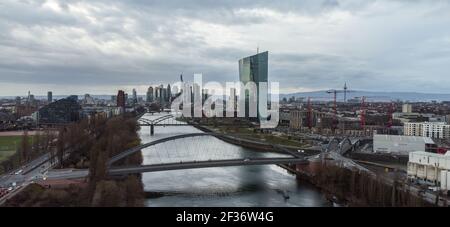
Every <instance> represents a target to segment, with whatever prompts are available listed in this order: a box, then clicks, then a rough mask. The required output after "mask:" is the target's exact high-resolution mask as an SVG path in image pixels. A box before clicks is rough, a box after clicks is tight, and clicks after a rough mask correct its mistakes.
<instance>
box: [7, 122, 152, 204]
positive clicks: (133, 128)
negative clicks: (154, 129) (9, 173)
mask: <svg viewBox="0 0 450 227" xmlns="http://www.w3.org/2000/svg"><path fill="white" fill-rule="evenodd" d="M138 128H139V126H138V124H137V121H136V119H135V118H133V117H130V116H119V117H115V118H111V119H103V118H96V119H91V120H90V121H82V122H79V123H76V124H73V125H70V126H67V127H65V128H62V129H60V130H59V133H58V139H57V142H56V149H54V151H52V152H53V153H52V157H53V159H54V161H56V162H57V163H58V166H59V167H61V168H88V169H89V172H90V175H89V176H88V179H86V182H85V183H83V184H79V185H76V184H75V185H70V186H67V187H64V188H43V187H41V186H40V185H32V186H31V187H28V188H27V189H25V190H24V192H22V193H21V194H20V195H18V196H16V197H15V198H14V200H13V201H8V204H6V205H7V206H52V207H55V206H56V207H58V206H95V207H98V206H107V207H111V206H143V202H144V198H145V195H144V191H143V184H142V181H141V175H140V174H134V175H128V176H123V177H116V178H111V177H110V176H109V175H108V174H107V170H108V166H107V164H108V161H109V159H110V157H112V156H114V155H116V154H118V153H120V152H122V151H124V150H126V149H128V148H131V147H135V146H137V145H139V144H140V139H139V136H138V134H137V131H138ZM66 156H67V158H64V157H66ZM141 163H142V155H141V154H140V152H138V153H135V154H134V155H131V156H129V157H127V158H125V159H124V160H121V161H120V162H118V163H117V164H118V165H140V164H141Z"/></svg>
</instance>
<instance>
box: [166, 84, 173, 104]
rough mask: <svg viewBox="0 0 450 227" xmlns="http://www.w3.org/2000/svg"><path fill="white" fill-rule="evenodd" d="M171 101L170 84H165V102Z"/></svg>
mask: <svg viewBox="0 0 450 227" xmlns="http://www.w3.org/2000/svg"><path fill="white" fill-rule="evenodd" d="M170 101H172V89H171V88H170V84H168V85H167V102H170Z"/></svg>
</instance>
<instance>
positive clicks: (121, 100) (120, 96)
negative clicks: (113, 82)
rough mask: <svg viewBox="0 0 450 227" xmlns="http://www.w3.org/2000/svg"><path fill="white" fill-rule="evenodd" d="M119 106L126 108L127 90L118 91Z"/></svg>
mask: <svg viewBox="0 0 450 227" xmlns="http://www.w3.org/2000/svg"><path fill="white" fill-rule="evenodd" d="M117 107H122V108H125V92H124V91H122V90H119V92H118V93H117Z"/></svg>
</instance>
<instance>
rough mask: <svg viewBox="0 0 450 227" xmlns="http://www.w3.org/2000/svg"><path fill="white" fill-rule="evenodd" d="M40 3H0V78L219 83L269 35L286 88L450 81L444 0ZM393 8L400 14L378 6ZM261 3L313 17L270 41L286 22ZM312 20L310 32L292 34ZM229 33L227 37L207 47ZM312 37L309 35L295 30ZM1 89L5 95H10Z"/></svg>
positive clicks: (419, 86)
mask: <svg viewBox="0 0 450 227" xmlns="http://www.w3.org/2000/svg"><path fill="white" fill-rule="evenodd" d="M44 3H45V1H38V0H35V1H33V0H29V1H9V0H6V1H2V2H1V3H0V29H1V31H2V33H0V82H1V83H12V84H14V83H16V84H30V83H32V84H55V85H67V86H68V85H71V86H79V87H80V89H82V87H84V86H91V85H93V84H103V85H110V86H112V87H116V86H121V85H130V86H134V85H143V84H152V83H168V82H173V81H174V80H177V79H178V75H179V74H180V73H181V72H183V73H184V74H185V75H186V78H190V77H191V75H192V74H193V73H203V74H204V79H205V80H217V81H221V82H224V81H230V80H236V79H237V78H238V75H237V74H238V69H237V61H238V59H239V58H242V57H245V56H248V55H251V54H254V52H255V51H256V45H257V41H259V40H261V41H262V42H265V43H269V44H266V46H267V49H268V50H269V61H270V64H269V69H270V78H271V79H272V80H274V81H279V82H280V83H281V86H282V87H305V88H311V89H315V88H323V87H336V86H340V85H341V84H342V83H344V82H345V81H347V82H349V83H350V84H351V85H352V86H354V87H356V88H361V89H371V90H383V89H388V90H398V89H400V90H402V89H403V90H417V91H433V90H436V89H439V90H440V91H446V89H447V88H446V85H447V84H450V79H446V78H448V75H447V72H448V70H450V68H449V67H450V66H448V64H446V63H445V61H446V60H448V59H449V58H450V52H449V50H448V48H444V47H445V44H447V45H448V44H449V42H450V41H445V37H447V39H448V37H450V32H449V31H448V29H447V26H448V23H449V22H450V16H448V14H446V13H445V12H448V10H449V9H450V4H449V2H445V1H444V2H439V3H430V2H429V1H421V0H418V1H406V0H405V1H401V0H396V1H387V0H378V1H375V0H373V1H363V0H348V1H339V0H323V1H317V0H304V1H298V0H286V1H269V0H262V1H255V0H239V1H237V0H235V1H198V0H197V1H194V0H173V1H167V0H165V1H163V0H156V1H144V0H131V1H110V0H97V1H87V0H84V1H83V0H79V1H77V0H67V1H60V3H59V6H60V7H61V8H62V11H61V12H54V11H52V10H50V9H44V8H42V5H43V4H44ZM78 3H83V4H85V5H89V6H92V7H93V8H94V9H95V10H93V11H89V9H88V11H89V12H90V14H91V15H90V17H91V18H89V17H86V16H83V15H77V14H75V12H74V11H72V10H71V8H70V7H69V5H71V4H78ZM375 6H376V7H375ZM391 6H392V7H393V6H395V7H396V8H395V9H396V10H398V12H396V13H391V12H388V11H389V10H384V8H383V7H385V8H386V9H390V7H391ZM445 9H446V10H447V11H446V10H445ZM251 10H254V12H256V13H248V12H250V11H251ZM261 10H269V11H270V12H275V13H281V14H289V15H294V17H293V18H294V19H293V20H297V19H298V18H303V19H304V18H306V19H307V20H306V22H305V21H302V19H299V20H300V21H298V25H297V24H296V23H293V22H292V21H289V22H286V26H287V27H286V28H283V29H285V30H284V31H282V32H283V33H282V34H277V35H278V36H276V38H273V36H271V35H273V34H271V32H272V31H273V27H271V26H280V27H283V26H285V24H284V23H283V22H281V24H280V22H279V21H277V20H283V19H280V18H276V17H275V18H273V17H271V16H270V14H269V15H267V14H264V13H259V12H261ZM242 12H244V13H242ZM333 12H337V13H341V14H337V16H336V15H333V14H332V13H333ZM380 12H383V15H382V16H380ZM412 12H417V14H413V13H412ZM347 13H348V14H347ZM330 15H332V16H336V17H337V19H334V17H331V18H332V19H330ZM342 15H344V17H342V18H344V19H342V20H344V22H345V23H342V24H340V23H338V22H339V21H338V19H339V18H340V16H342ZM324 18H325V19H324ZM327 18H328V19H327ZM347 18H350V19H349V21H345V19H347ZM384 18H386V20H384ZM327 20H331V22H329V21H327ZM333 20H336V21H333ZM323 21H325V22H323ZM195 22H201V23H206V24H208V25H211V26H217V27H218V28H219V29H218V31H219V32H223V34H221V33H218V34H210V35H211V36H209V37H207V36H208V34H207V35H205V34H203V33H201V32H199V31H197V30H194V29H193V28H192V27H191V26H192V24H193V23H195ZM289 23H292V24H289ZM320 23H334V25H333V26H342V27H337V28H338V29H337V32H336V33H331V34H335V36H330V37H327V36H326V34H328V33H327V32H328V31H327V30H326V29H328V28H329V27H325V26H320V25H321V24H320ZM201 25H202V24H200V25H198V26H201ZM305 26H311V29H307V30H302V31H298V33H296V34H297V35H296V36H287V35H285V34H293V33H290V32H292V30H301V29H303V27H305ZM260 27H265V28H266V29H259V30H258V28H260ZM331 28H335V27H331ZM339 29H341V30H342V31H341V30H339ZM227 32H230V33H231V34H232V35H230V36H229V37H231V38H229V39H231V40H226V39H224V41H223V43H221V44H220V45H219V44H217V45H214V44H211V43H210V42H211V39H221V38H222V37H228V36H227V35H229V34H228V33H227ZM252 32H255V33H252ZM305 33H306V34H307V36H308V37H304V36H302V35H299V34H305ZM324 34H325V36H324ZM344 35H345V37H344ZM208 38H209V39H208ZM347 39H350V40H352V41H349V40H347ZM353 39H355V41H354V40H353ZM292 40H300V41H298V46H292V47H290V48H281V47H280V48H279V47H278V45H277V44H279V45H280V46H282V45H283V44H284V43H291V42H292ZM311 40H313V41H311ZM315 40H318V41H315ZM212 41H213V42H214V41H215V40H212ZM228 41H229V42H228ZM302 41H303V43H302ZM329 43H331V44H329ZM326 45H330V46H331V48H330V49H327V48H326V47H324V46H326ZM327 47H328V46H327ZM265 49H266V48H265ZM421 77H423V78H427V79H421ZM415 81H420V82H415ZM1 86H2V85H1V84H0V95H7V94H2V93H1V90H2V89H1ZM84 92H90V91H83V92H80V93H84Z"/></svg>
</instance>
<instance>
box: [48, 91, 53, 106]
mask: <svg viewBox="0 0 450 227" xmlns="http://www.w3.org/2000/svg"><path fill="white" fill-rule="evenodd" d="M47 101H48V103H51V102H52V101H53V93H52V92H51V91H49V92H47Z"/></svg>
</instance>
